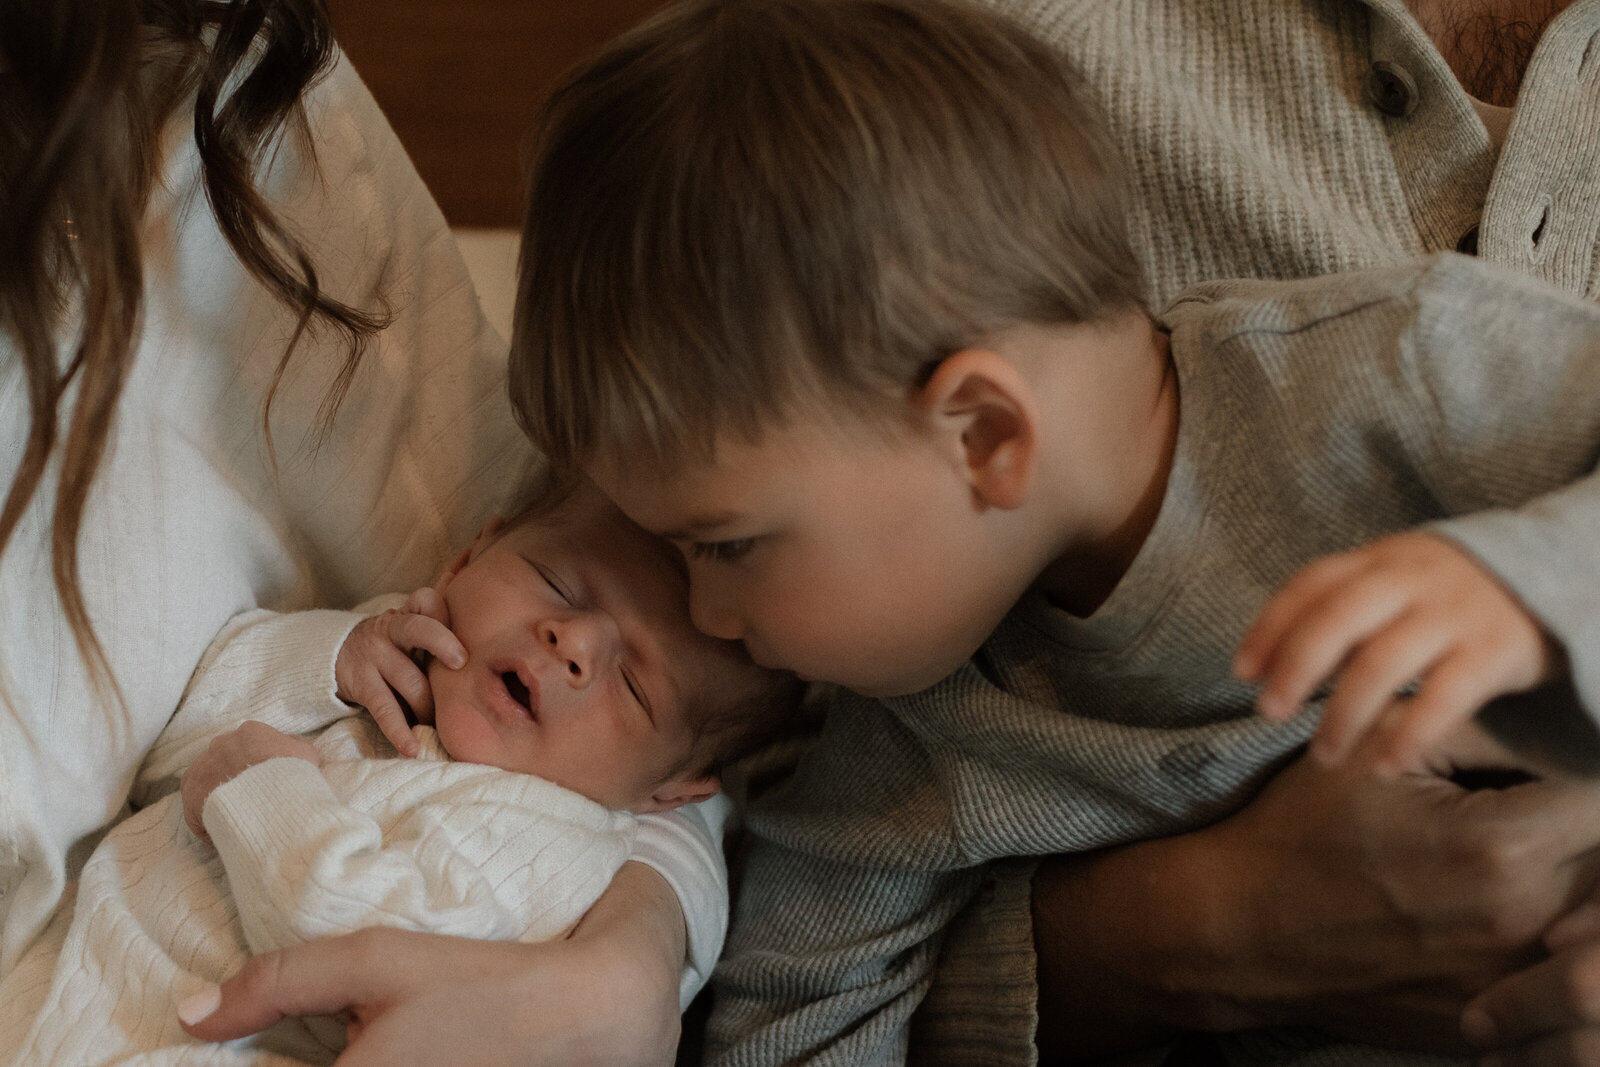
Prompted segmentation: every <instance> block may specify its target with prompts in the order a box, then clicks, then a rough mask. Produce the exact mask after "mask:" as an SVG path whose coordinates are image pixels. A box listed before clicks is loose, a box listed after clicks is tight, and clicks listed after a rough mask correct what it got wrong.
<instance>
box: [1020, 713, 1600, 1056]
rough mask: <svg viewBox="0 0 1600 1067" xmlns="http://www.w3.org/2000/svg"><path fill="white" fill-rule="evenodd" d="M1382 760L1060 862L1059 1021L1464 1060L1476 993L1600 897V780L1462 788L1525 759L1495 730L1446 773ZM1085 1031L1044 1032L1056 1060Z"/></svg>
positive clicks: (1052, 875) (1474, 734) (1055, 890)
mask: <svg viewBox="0 0 1600 1067" xmlns="http://www.w3.org/2000/svg"><path fill="white" fill-rule="evenodd" d="M1371 757H1372V752H1371V749H1370V747H1369V746H1362V747H1361V748H1358V749H1357V751H1356V752H1355V753H1354V754H1353V755H1352V757H1351V758H1350V759H1349V760H1347V761H1346V762H1345V763H1344V764H1342V765H1340V766H1338V767H1329V766H1326V765H1323V764H1320V763H1318V762H1316V761H1314V760H1306V759H1301V760H1299V761H1297V762H1295V763H1293V764H1291V765H1290V766H1289V767H1287V768H1286V769H1285V770H1284V771H1283V772H1282V773H1280V774H1279V775H1278V776H1277V777H1276V778H1274V779H1273V780H1272V781H1271V782H1270V783H1268V785H1267V787H1266V788H1265V789H1264V790H1263V791H1262V792H1261V794H1260V795H1259V796H1258V797H1256V798H1255V800H1253V801H1252V802H1251V803H1250V804H1248V805H1247V806H1246V807H1245V808H1243V809H1241V810H1240V811H1238V812H1236V813H1235V814H1234V815H1232V816H1231V817H1229V818H1228V819H1226V820H1224V821H1222V822H1220V823H1217V824H1216V825H1214V826H1212V827H1209V828H1207V829H1205V830H1201V831H1198V832H1195V833H1191V834H1185V835H1181V836H1179V837H1175V838H1169V839H1164V840H1160V841H1152V842H1145V843H1142V844H1138V845H1132V846H1128V847H1126V848H1122V849H1116V850H1112V851H1109V852H1105V853H1099V854H1094V855H1091V856H1081V857H1063V858H1059V859H1057V860H1055V861H1051V862H1049V863H1047V864H1046V865H1045V866H1044V867H1042V868H1041V871H1040V874H1039V876H1038V877H1037V878H1036V879H1035V883H1034V915H1035V920H1036V928H1035V942H1036V945H1037V946H1038V948H1039V951H1040V959H1039V967H1040V998H1041V1019H1046V1018H1049V1019H1060V1020H1061V1021H1062V1024H1063V1033H1064V1030H1065V1027H1066V1026H1079V1025H1088V1026H1090V1027H1098V1028H1099V1031H1100V1033H1099V1037H1098V1045H1097V1046H1094V1047H1101V1048H1104V1049H1107V1050H1109V1049H1114V1048H1118V1047H1128V1046H1129V1045H1132V1044H1138V1043H1141V1042H1143V1041H1147V1040H1149V1039H1150V1038H1152V1037H1155V1036H1159V1035H1160V1034H1161V1033H1162V1032H1163V1031H1164V1030H1170V1028H1177V1027H1182V1028H1194V1029H1203V1030H1212V1031H1221V1030H1230V1029H1238V1028H1243V1027H1248V1026H1259V1025H1275V1024H1310V1025H1315V1026H1320V1027H1322V1028H1323V1029H1325V1030H1328V1031H1330V1032H1333V1033H1336V1034H1340V1035H1343V1036H1346V1037H1349V1038H1352V1039H1356V1040H1362V1041H1370V1042H1372V1043H1375V1044H1382V1045H1400V1046H1408V1047H1419V1048H1432V1049H1437V1050H1439V1051H1447V1052H1449V1051H1454V1052H1459V1051H1461V1050H1463V1049H1464V1039H1463V1038H1462V1036H1461V1033H1460V1030H1459V1026H1458V1020H1459V1017H1460V1012H1461V1010H1462V1008H1463V1007H1464V1006H1465V1003H1466V1001H1467V1000H1468V998H1470V997H1471V996H1472V995H1473V994H1475V993H1477V992H1478V991H1479V990H1481V989H1483V988H1485V987H1486V986H1488V985H1490V984H1491V983H1492V982H1494V981H1496V980H1497V979H1499V978H1501V977H1503V976H1505V975H1507V974H1510V973H1512V972H1515V971H1519V970H1521V969H1523V968H1525V967H1527V966H1528V965H1530V964H1531V963H1533V962H1535V961H1537V960H1538V959H1540V958H1541V957H1542V956H1543V948H1542V946H1541V944H1540V941H1539V938H1540V936H1541V934H1543V932H1544V931H1545V930H1546V929H1547V928H1549V927H1550V925H1551V924H1552V923H1553V922H1554V921H1555V920H1556V919H1557V917H1559V916H1560V915H1562V914H1564V913H1565V912H1567V911H1568V910H1569V909H1570V908H1571V907H1572V906H1573V905H1574V904H1575V903H1577V902H1578V901H1579V900H1581V899H1584V898H1585V897H1586V896H1587V895H1588V894H1589V892H1590V890H1591V889H1592V887H1593V885H1594V883H1595V880H1596V876H1597V873H1600V858H1597V856H1596V854H1595V853H1596V846H1597V844H1600V786H1595V785H1584V784H1578V783H1570V782H1555V781H1537V780H1535V781H1528V782H1524V783H1522V784H1516V785H1512V786H1510V787H1508V788H1504V789H1480V790H1475V791H1469V790H1467V789H1464V788H1462V787H1460V786H1458V785H1455V784H1453V783H1452V782H1450V781H1449V780H1448V779H1447V777H1446V775H1448V774H1449V773H1451V772H1452V771H1453V770H1456V769H1470V768H1480V767H1505V766H1507V757H1506V756H1505V755H1504V754H1503V753H1501V752H1499V750H1498V749H1497V748H1496V747H1495V746H1493V745H1492V742H1489V741H1488V740H1487V738H1486V737H1484V735H1482V734H1481V733H1480V732H1478V731H1476V730H1469V731H1462V732H1460V733H1459V734H1456V735H1452V737H1451V738H1450V739H1449V740H1448V747H1447V748H1446V749H1443V750H1441V751H1440V752H1438V753H1436V754H1435V755H1434V756H1433V757H1430V760H1431V762H1430V767H1431V768H1432V771H1431V772H1417V773H1409V774H1405V775H1402V776H1400V777H1398V778H1391V779H1385V778H1382V777H1379V776H1377V775H1376V774H1374V772H1373V768H1372V763H1371ZM1081 974H1093V975H1095V981H1094V982H1093V983H1079V982H1076V981H1075V980H1074V978H1075V976H1076V975H1081ZM1047 1011H1048V1014H1047ZM1090 1032H1093V1031H1092V1030H1091V1031H1090ZM1082 1035H1083V1032H1082V1031H1080V1032H1079V1034H1078V1036H1077V1038H1075V1039H1063V1034H1062V1033H1055V1034H1052V1033H1050V1032H1047V1031H1043V1030H1042V1031H1041V1038H1040V1040H1041V1048H1042V1049H1044V1050H1050V1049H1052V1048H1053V1045H1052V1042H1054V1041H1057V1040H1061V1042H1062V1043H1061V1044H1060V1047H1059V1049H1057V1051H1067V1052H1069V1053H1070V1054H1073V1055H1079V1054H1082V1053H1080V1052H1079V1050H1080V1049H1082V1048H1084V1041H1083V1039H1082ZM1087 1051H1093V1047H1090V1048H1088V1050H1087Z"/></svg>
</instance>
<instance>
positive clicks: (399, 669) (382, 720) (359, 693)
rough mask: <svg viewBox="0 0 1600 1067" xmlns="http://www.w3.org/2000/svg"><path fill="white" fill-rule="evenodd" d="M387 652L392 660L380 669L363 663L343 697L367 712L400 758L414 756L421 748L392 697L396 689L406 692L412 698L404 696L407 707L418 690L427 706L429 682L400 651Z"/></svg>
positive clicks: (403, 711) (429, 694)
mask: <svg viewBox="0 0 1600 1067" xmlns="http://www.w3.org/2000/svg"><path fill="white" fill-rule="evenodd" d="M390 651H391V652H392V653H393V656H394V658H393V659H392V660H388V661H387V662H386V663H385V664H384V665H383V666H382V667H380V666H379V665H377V664H373V663H364V664H362V665H361V667H360V668H359V669H358V670H357V671H356V673H355V676H354V677H353V678H351V679H350V683H349V685H348V686H347V687H346V688H347V693H346V695H347V697H348V698H349V699H350V700H351V701H353V702H354V703H356V704H360V705H361V706H362V707H364V708H366V709H367V714H369V715H371V716H372V721H373V722H375V723H377V724H378V729H379V730H381V731H382V732H383V736H384V737H387V738H388V739H389V743H390V744H392V745H394V747H395V748H396V749H398V750H399V751H400V754H401V755H404V756H415V755H416V754H417V753H418V752H419V751H421V748H420V746H419V745H418V744H417V738H416V735H415V734H413V733H412V732H411V724H410V723H409V722H407V721H406V713H405V710H404V709H402V708H401V707H400V700H399V698H398V697H396V695H395V694H396V691H397V690H398V691H400V692H401V693H404V692H405V690H408V689H409V690H410V691H411V694H412V695H407V696H406V702H407V703H408V704H409V703H411V702H412V700H413V698H414V696H415V694H416V693H418V692H419V691H420V692H421V693H422V694H424V695H426V696H427V698H428V700H429V702H430V704H431V700H432V695H431V693H430V691H429V689H428V680H427V679H426V678H425V677H423V675H422V671H421V670H420V669H419V668H418V667H417V665H416V664H415V663H412V662H411V660H410V659H408V658H407V657H406V655H405V654H404V653H403V652H401V651H400V650H399V649H391V650H390ZM407 672H409V674H408V673H407ZM391 676H392V677H393V682H391ZM394 682H398V685H394ZM392 685H394V687H393V688H391V686H392Z"/></svg>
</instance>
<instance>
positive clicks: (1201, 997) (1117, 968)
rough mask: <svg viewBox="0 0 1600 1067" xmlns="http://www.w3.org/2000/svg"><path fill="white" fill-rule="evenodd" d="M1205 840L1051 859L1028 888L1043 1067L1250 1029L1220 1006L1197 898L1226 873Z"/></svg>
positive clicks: (1202, 906) (1211, 940) (1209, 927)
mask: <svg viewBox="0 0 1600 1067" xmlns="http://www.w3.org/2000/svg"><path fill="white" fill-rule="evenodd" d="M1216 859H1217V857H1216V856H1215V855H1213V854H1212V853H1211V852H1210V851H1209V850H1208V847H1207V841H1206V839H1204V838H1199V839H1198V840H1197V839H1196V838H1195V836H1194V835H1190V836H1186V837H1178V838H1170V839H1165V840H1160V841H1151V842H1144V843H1141V844H1137V845H1129V846H1126V847H1123V848H1118V849H1112V850H1107V851H1103V852H1095V853H1089V854H1086V855H1079V856H1057V857H1053V858H1051V859H1048V860H1046V861H1045V862H1044V863H1042V864H1041V865H1040V867H1039V871H1038V873H1037V874H1036V875H1035V877H1034V882H1033V920H1034V945H1035V948H1036V950H1037V951H1038V954H1039V960H1038V980H1039V1030H1038V1034H1037V1043H1038V1046H1039V1052H1040V1058H1041V1060H1042V1061H1044V1062H1059V1063H1076V1062H1084V1061H1087V1060H1092V1059H1094V1058H1096V1057H1099V1056H1104V1055H1108V1054H1110V1053H1114V1052H1122V1051H1127V1050H1131V1049H1136V1048H1143V1047H1146V1046H1150V1045H1154V1044H1157V1043H1159V1042H1161V1041H1163V1040H1165V1039H1168V1038H1170V1037H1172V1036H1174V1035H1175V1034H1176V1033H1177V1032H1178V1031H1179V1030H1181V1029H1207V1030H1226V1029H1233V1028H1235V1027H1240V1026H1245V1025H1249V1024H1251V1023H1253V1022H1255V1021H1256V1020H1254V1019H1253V1018H1251V1017H1250V1016H1249V1015H1247V1014H1246V1013H1245V1012H1244V1011H1243V1010H1242V1009H1240V1008H1239V1007H1238V1006H1237V1005H1234V1004H1231V1003H1229V1001H1228V1000H1227V998H1226V997H1225V996H1223V995H1222V994H1220V992H1219V990H1220V989H1221V988H1222V985H1223V983H1222V982H1221V981H1220V974H1221V972H1222V971H1223V970H1224V969H1225V967H1226V962H1225V960H1224V958H1223V956H1222V954H1221V953H1220V952H1219V950H1218V949H1217V948H1215V947H1214V946H1215V945H1216V944H1217V942H1218V939H1219V937H1220V936H1221V932H1220V931H1219V930H1217V929H1215V925H1214V924H1215V923H1216V919H1215V917H1214V909H1213V907H1212V905H1211V904H1210V902H1209V901H1208V900H1207V899H1205V896H1204V894H1203V893H1202V890H1204V891H1205V893H1211V892H1225V890H1224V888H1223V881H1224V878H1225V877H1226V872H1223V871H1219V870H1217V869H1216Z"/></svg>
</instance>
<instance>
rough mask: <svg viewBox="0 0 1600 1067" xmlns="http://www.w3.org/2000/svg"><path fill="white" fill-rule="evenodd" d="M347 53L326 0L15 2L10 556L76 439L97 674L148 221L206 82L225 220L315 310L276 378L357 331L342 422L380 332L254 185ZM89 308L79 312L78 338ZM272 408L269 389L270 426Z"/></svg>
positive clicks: (59, 518) (303, 313)
mask: <svg viewBox="0 0 1600 1067" xmlns="http://www.w3.org/2000/svg"><path fill="white" fill-rule="evenodd" d="M334 56H335V50H334V46H333V40H332V35H331V32H330V30H329V26H328V17H327V11H326V9H325V6H324V4H323V2H322V0H228V2H213V0H93V2H89V3H83V2H77V0H69V2H63V0H7V2H6V3H5V4H3V5H0V332H3V333H6V334H9V335H10V338H11V340H12V342H13V343H14V345H15V348H16V351H17V353H18V354H19V357H20V359H21V362H22V367H23V372H24V376H25V378H26V383H27V391H28V405H29V413H30V417H31V422H30V423H29V425H28V435H27V443H26V445H25V447H24V448H23V452H22V456H21V459H20V462H19V464H18V466H17V470H16V475H15V477H14V478H13V480H12V483H11V485H10V486H9V487H8V488H7V490H6V493H5V498H4V504H3V506H0V553H3V552H4V551H5V549H6V547H7V546H8V545H9V543H10V541H11V537H12V535H13V534H14V533H15V531H16V529H17V525H18V523H19V522H20V521H21V519H22V516H23V514H24V512H25V511H26V510H27V508H28V506H29V504H30V503H31V502H32V501H33V500H34V498H35V497H36V496H37V495H38V492H39V488H40V485H41V483H42V482H43V480H44V477H45V472H46V468H47V465H48V463H49V461H50V458H51V456H52V455H53V454H55V453H57V451H58V449H59V456H60V475H59V485H58V490H57V493H56V500H55V507H54V514H53V515H52V518H51V562H52V569H53V574H54V580H55V587H56V591H57V595H58V596H59V597H60V599H61V605H62V609H63V611H64V613H65V615H66V618H67V621H68V623H69V625H70V626H71V628H72V632H73V636H74V638H75V639H76V641H77V645H78V650H79V654H80V655H81V656H82V658H83V660H84V663H85V665H86V666H87V668H88V669H89V671H90V676H91V678H92V679H93V680H94V684H95V685H96V687H97V688H101V689H106V688H109V689H110V690H111V691H112V692H116V691H117V687H116V680H115V679H114V678H113V677H112V675H111V670H110V666H109V664H108V662H107V660H106V657H105V653H104V650H103V649H102V648H101V646H100V643H99V640H98V638H97V637H96V636H95V633H94V630H93V627H92V625H91V623H90V619H89V613H88V610H87V607H86V605H85V603H84V597H83V591H82V589H81V588H80V585H79V571H78V552H77V545H78V535H79V531H80V527H81V524H82V519H83V512H84V504H85V501H86V500H87V498H88V495H89V492H90V488H91V486H92V485H93V483H94V478H95V473H96V471H97V470H98V469H99V466H100V462H101V459H102V457H103V456H104V454H105V449H106V442H107V437H108V434H109V431H110V427H111V424H112V417H113V415H114V413H115V410H116V406H117V402H118V398H119V396H120V395H121V392H122V387H123V383H124V382H125V381H126V380H127V377H128V373H129V370H130V367H131V364H132V360H133V353H134V338H135V337H136V335H137V325H138V318H139V307H140V301H141V298H142V294H143V270H142V264H141V249H140V245H139V229H140V224H141V220H142V218H143V213H144V208H145V203H146V199H147V197H148V194H149V191H150V188H151V185H152V183H153V182H154V180H155V178H156V172H157V169H158V167H159V166H160V164H161V160H160V159H159V158H158V146H159V145H160V143H161V136H160V134H161V130H162V127H163V126H164V124H165V123H166V122H167V121H168V119H169V118H170V117H171V116H172V114H173V112H174V110H175V109H176V108H178V107H179V106H180V105H181V103H182V102H183V101H184V100H186V99H188V98H189V97H190V95H191V94H192V95H193V98H194V140H195V144H196V147H197V149H198V152H199V157H200V161H201V167H202V173H203V179H204V183H205V189H206V195H207V198H208V199H209V201H210V204H211V207H212V210H213V212H214V213H215V215H216V219H217V223H218V225H219V227H220V229H221V231H222V233H223V234H224V236H225V237H226V238H227V241H228V243H229V245H230V246H231V247H232V248H233V251H234V253H235V254H236V255H237V256H238V257H239V260H240V261H241V262H242V263H243V264H244V265H245V267H246V268H248V269H249V271H250V272H251V273H252V274H253V275H254V276H255V277H256V278H257V279H258V280H259V281H261V282H262V283H263V284H264V285H265V286H266V287H267V288H268V289H269V290H270V291H271V292H273V293H274V294H276V295H277V296H278V298H279V299H281V300H282V301H283V302H284V303H285V304H286V305H288V306H289V307H291V308H293V309H295V311H296V312H297V313H298V316H299V323H298V328H297V329H296V330H295V332H294V334H293V336H292V338H291V339H290V341H289V344H288V345H287V347H286V349H285V351H284V354H283V358H282V360H281V361H280V363H279V366H278V377H279V378H281V377H282V374H283V372H284V370H285V368H286V367H287V366H288V363H289V360H290V358H291V357H292V355H293V353H294V349H295V347H296V344H297V342H298V341H299V339H300V337H301V335H302V334H303V333H304V331H305V330H306V329H307V328H308V327H309V326H311V325H312V324H313V323H314V322H320V323H324V324H326V325H328V326H330V327H333V328H335V329H337V330H339V331H341V332H342V333H344V335H345V336H346V338H347V340H348V355H347V357H346V360H345V363H344V365H343V367H342V368H341V370H340V373H339V375H338V376H337V378H336V380H335V386H334V388H333V390H332V392H331V394H330V396H329V401H328V405H327V406H325V407H324V417H325V418H329V417H331V412H332V410H333V409H334V408H335V407H337V404H338V402H339V400H340V399H341V398H342V396H343V393H344V391H345V390H346V389H347V388H348V385H349V382H350V379H351V377H352V375H353V374H354V372H355V369H356V366H357V364H358V363H359V361H360V358H361V354H362V347H363V346H362V342H363V340H364V339H365V338H366V337H367V336H369V335H370V334H372V333H373V332H374V331H375V330H377V329H379V328H380V327H381V326H382V321H381V319H380V318H379V317H378V316H376V315H374V314H370V313H367V312H364V311H361V310H358V309H355V308H351V307H348V306H346V305H344V304H342V303H340V302H338V301H336V300H333V299H331V298H329V297H328V296H326V295H325V294H323V293H322V292H321V290H320V289H319V287H318V284H317V273H316V270H315V268H314V266H313V264H312V263H311V260H310V258H309V257H308V256H307V254H306V252H305V250H304V248H303V247H302V246H301V245H300V244H299V243H298V241H297V240H296V239H295V238H294V236H293V235H292V234H290V233H289V232H287V230H286V229H285V228H284V227H283V226H281V225H280V224H279V223H278V221H277V220H276V219H275V218H274V216H273V214H272V212H271V210H269V208H268V206H267V204H266V203H265V201H264V200H263V199H262V197H261V195H260V193H259V192H258V191H257V189H256V186H255V172H256V167H257V165H258V164H259V162H260V161H261V159H262V157H263V154H264V153H265V151H266V150H268V149H269V147H270V145H271V144H272V143H273V142H274V140H275V138H277V137H279V136H280V135H284V133H285V130H286V127H288V126H289V125H290V124H291V120H293V119H296V118H297V117H299V115H300V113H299V110H298V106H299V101H300V98H301V95H302V94H303V93H304V92H305V91H306V89H307V88H308V87H310V86H311V85H312V84H313V83H314V82H315V81H316V79H317V78H318V77H320V76H321V75H322V74H323V73H325V72H326V70H327V69H328V68H329V66H330V65H331V63H332V61H333V58H334ZM300 130H301V132H302V133H303V132H304V127H303V125H302V126H301V127H300ZM73 302H76V303H77V304H78V306H79V307H80V308H81V312H80V314H79V316H78V320H79V325H78V327H77V333H76V334H75V335H74V336H71V337H65V336H63V335H62V333H63V330H64V329H65V328H66V325H65V323H66V314H65V309H66V308H67V307H68V306H69V305H70V304H71V303H73ZM58 351H64V352H65V353H66V354H65V358H58ZM275 388H276V386H275V385H274V390H275ZM69 395H70V397H71V402H70V408H71V414H70V416H66V415H64V408H66V407H67V406H69V405H68V404H67V403H66V401H67V399H68V397H69ZM270 405H271V392H269V394H268V396H267V397H266V398H265V401H264V404H263V412H262V419H263V425H265V423H266V419H267V415H268V413H269V410H270ZM63 423H65V425H63ZM269 444H270V436H269Z"/></svg>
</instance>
